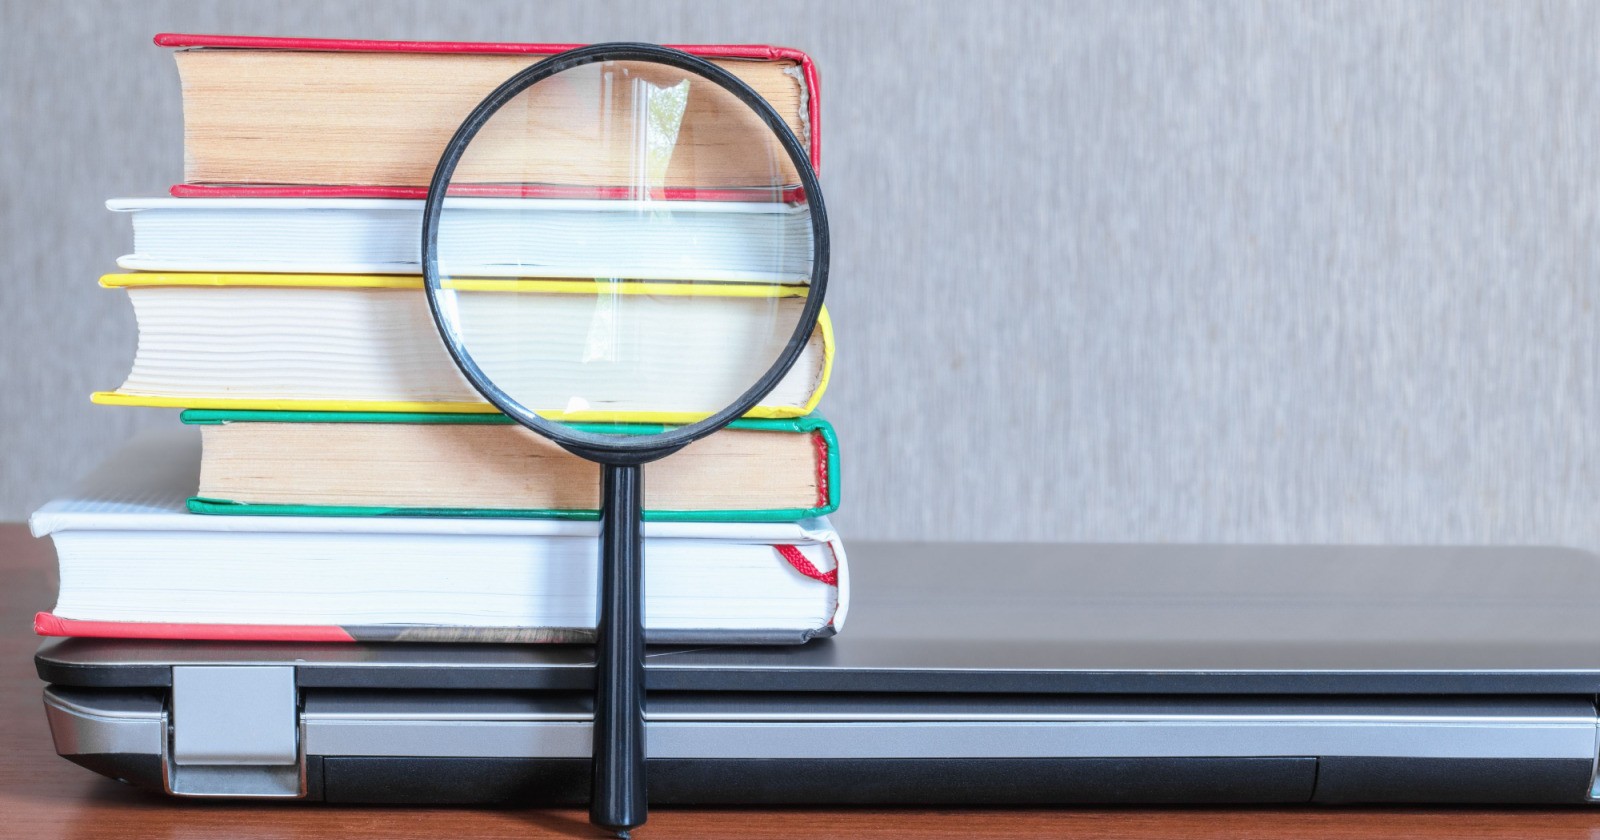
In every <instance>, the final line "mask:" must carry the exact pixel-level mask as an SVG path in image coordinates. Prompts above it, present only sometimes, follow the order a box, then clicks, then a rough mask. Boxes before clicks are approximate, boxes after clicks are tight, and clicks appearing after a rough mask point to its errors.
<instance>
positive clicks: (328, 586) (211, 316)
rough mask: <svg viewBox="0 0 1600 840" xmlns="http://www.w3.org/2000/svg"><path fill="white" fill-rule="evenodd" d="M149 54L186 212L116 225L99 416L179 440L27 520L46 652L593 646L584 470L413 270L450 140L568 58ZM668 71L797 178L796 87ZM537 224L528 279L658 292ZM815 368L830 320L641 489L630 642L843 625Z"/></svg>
mask: <svg viewBox="0 0 1600 840" xmlns="http://www.w3.org/2000/svg"><path fill="white" fill-rule="evenodd" d="M156 43H157V44H159V45H162V46H166V47H171V48H174V49H176V52H175V56H176V58H177V63H178V70H179V75H180V77H181V80H182V85H183V108H184V156H183V159H184V182H183V183H182V184H180V185H178V186H175V187H173V188H172V197H170V198H156V199H128V200H115V201H111V202H109V205H108V206H109V207H110V209H112V210H113V211H116V212H119V213H123V214H126V215H127V216H128V217H129V218H130V219H131V221H132V226H133V233H134V245H133V252H132V253H131V254H129V255H127V256H124V257H122V258H121V259H120V260H118V265H119V266H120V267H121V268H122V269H124V271H123V272H122V273H116V274H110V275H108V276H106V277H104V278H102V279H101V284H102V285H103V286H105V287H107V288H109V289H113V290H119V291H120V292H122V293H124V294H126V295H127V296H128V299H129V300H130V301H131V302H132V304H133V307H134V311H135V314H136V317H137V320H138V327H139V340H138V347H137V351H136V353H135V354H134V358H133V366H132V371H131V372H130V373H129V374H128V377H127V379H126V381H125V382H123V383H122V385H121V386H120V387H118V388H117V389H116V390H113V391H107V392H104V393H99V394H95V395H94V400H95V402H97V403H101V404H105V405H125V406H126V405H132V406H162V407H173V408H181V409H184V411H183V412H182V415H181V419H182V424H181V427H179V428H171V429H164V430H159V431H158V432H155V433H150V434H146V435H145V436H143V437H141V438H138V439H136V440H135V441H133V442H131V443H130V444H129V446H127V447H126V448H125V449H124V450H123V451H122V452H120V453H119V454H118V455H116V456H115V457H114V458H113V459H112V460H111V461H110V462H108V463H107V464H105V465H104V466H103V467H102V468H101V469H100V470H99V471H98V472H96V473H95V474H94V475H92V476H90V477H89V478H88V479H87V480H86V481H85V482H84V483H83V485H82V486H81V487H80V489H79V490H78V491H76V492H75V493H74V494H73V495H72V496H71V497H70V498H65V499H60V500H57V501H54V502H51V503H50V504H48V505H46V506H45V507H44V508H42V509H41V510H39V511H38V512H37V513H36V514H35V515H34V517H33V519H32V526H33V529H34V533H35V534H37V535H46V534H48V535H49V536H50V537H51V538H52V539H53V540H54V542H55V545H56V550H57V554H58V556H59V560H60V564H61V590H60V597H59V600H58V602H57V604H56V607H55V609H54V610H53V611H52V612H50V613H42V614H40V615H39V616H38V617H37V620H36V629H37V630H38V632H40V633H41V634H45V635H67V636H100V637H116V638H145V639H179V640H253V641H293V642H307V641H369V640H374V641H385V640H405V641H466V642H524V641H549V642H583V641H588V640H590V639H592V636H593V628H594V625H595V621H596V604H597V595H596V593H597V582H598V581H597V555H598V540H597V539H596V535H597V533H598V525H597V522H596V519H597V512H596V508H597V503H598V495H599V469H598V467H596V466H595V465H594V464H591V463H589V462H587V461H583V460H581V459H579V458H577V457H576V456H573V455H571V454H570V453H567V452H566V451H565V450H562V449H561V448H559V447H557V446H555V445H554V444H552V443H550V442H548V441H546V440H545V439H544V438H542V437H540V436H538V435H536V434H534V433H533V432H530V431H528V430H526V429H523V428H522V427H520V426H518V425H516V424H514V423H512V422H511V421H510V420H508V419H507V418H506V417H504V416H503V415H501V414H499V413H497V412H496V411H495V409H494V408H493V407H492V406H490V405H489V404H487V403H485V402H484V401H483V400H482V398H481V397H480V396H479V395H478V394H477V393H476V392H475V391H474V390H473V389H472V387H471V386H470V385H469V384H468V383H467V382H466V380H465V379H464V378H463V377H462V375H461V374H460V373H459V371H458V370H457V369H456V367H455V366H454V364H453V362H452V360H451V359H450V357H449V355H448V353H447V352H446V350H445V348H444V346H443V344H442V342H441V340H440V338H439V336H438V334H437V332H436V331H435V328H434V325H433V322H432V320H431V317H430V315H429V311H428V305H427V301H426V297H425V295H424V292H423V289H422V280H421V277H420V267H419V254H418V247H419V241H420V233H419V231H420V225H421V208H422V199H423V197H424V196H425V194H426V189H425V186H424V185H425V184H427V182H428V180H429V177H430V176H431V174H432V170H433V167H434V165H435V164H436V163H437V161H438V159H439V155H440V153H441V151H442V149H443V147H444V145H445V143H446V141H447V140H448V138H449V137H450V135H451V134H452V133H453V132H454V131H455V129H456V127H457V125H458V124H459V122H460V120H461V119H462V117H463V116H465V114H466V113H467V112H468V111H470V110H471V109H472V108H473V106H475V105H476V104H477V102H478V101H479V100H480V99H481V98H482V97H483V96H484V95H485V94H487V93H488V92H489V91H491V90H493V89H494V87H495V86H497V85H498V84H499V83H501V82H503V81H504V80H505V79H507V78H509V77H510V76H511V75H513V74H514V73H515V72H516V71H517V70H519V69H521V68H523V67H525V66H527V65H528V64H530V63H531V62H533V61H536V60H538V59H539V58H540V57H541V56H545V55H549V54H552V53H555V52H559V51H561V50H563V49H565V48H566V47H565V46H562V45H516V44H436V43H415V42H405V43H395V42H373V41H321V40H302V39H270V38H237V37H216V36H183V35H163V36H158V37H157V39H156ZM689 49H690V50H691V51H693V52H698V53H700V54H702V55H704V56H707V57H710V58H712V59H713V60H715V61H717V62H718V63H719V64H721V65H722V66H724V67H725V68H727V69H729V70H731V71H732V72H734V73H735V74H737V75H738V76H739V77H740V78H742V79H744V80H745V81H746V82H747V83H749V84H750V85H751V86H752V87H754V88H755V89H756V90H757V91H758V92H760V93H761V94H762V95H763V96H765V97H766V98H767V99H768V101H769V102H770V103H771V104H772V105H773V106H774V108H775V109H776V110H777V111H778V112H779V113H780V114H782V115H783V116H784V117H785V118H786V120H787V121H788V122H789V124H790V126H791V128H793V130H794V131H795V132H796V135H797V136H798V137H799V138H800V139H801V140H802V142H804V143H806V144H808V145H809V148H810V149H811V153H812V155H813V159H815V157H816V154H817V149H818V142H819V141H818V137H817V131H818V128H819V124H818V99H817V96H818V92H817V82H816V74H815V71H814V69H813V67H812V65H811V63H810V60H809V59H808V58H807V57H806V56H804V55H803V54H801V53H797V52H794V51H790V50H782V49H776V48H768V47H708V48H703V49H695V48H689ZM707 142H711V141H710V140H708V141H707ZM549 204H550V205H551V206H550V207H549V208H548V210H547V211H546V212H541V213H525V214H518V216H519V220H522V221H525V222H526V223H527V224H533V225H548V226H550V227H549V228H548V229H549V230H560V231H566V232H569V234H570V235H568V236H565V237H559V236H549V235H546V236H539V237H531V238H513V240H512V241H514V242H515V243H518V245H517V247H525V246H526V244H527V243H528V242H533V243H546V244H547V245H548V246H549V247H545V248H543V249H542V250H541V249H540V248H537V247H536V248H534V249H533V251H531V252H528V253H522V252H519V253H518V254H517V255H516V259H517V260H518V261H519V262H520V263H522V264H525V265H534V266H538V270H537V272H536V274H537V276H540V277H545V278H561V277H578V278H585V277H594V276H628V275H627V272H628V270H629V267H630V266H634V265H638V264H640V262H641V261H643V260H648V257H649V254H648V250H643V247H644V246H638V247H630V245H631V243H629V242H627V241H616V242H611V241H608V240H606V238H605V233H606V230H607V226H606V225H605V219H604V216H605V213H606V210H605V207H604V204H605V202H603V201H598V202H597V201H582V202H566V203H565V204H563V202H561V201H560V200H553V201H551V202H549ZM685 215H686V216H692V217H694V218H693V219H692V220H689V221H686V222H685V224H693V225H696V226H697V228H696V231H695V232H694V236H693V241H695V242H697V243H704V245H705V247H706V248H707V249H715V248H717V247H718V242H717V239H718V237H719V236H723V237H726V236H734V235H737V230H736V229H734V227H732V226H731V223H730V220H729V219H724V218H719V217H718V214H717V213H715V212H705V213H699V212H697V213H693V214H685ZM735 221H736V220H735ZM571 243H582V245H581V246H577V247H574V246H572V245H571ZM732 251H736V249H732V250H731V251H730V252H729V253H730V254H732V255H731V256H729V257H728V258H730V259H733V258H736V256H737V255H736V254H734V253H732ZM708 253H712V254H716V253H720V252H717V251H713V250H708ZM707 309H708V312H711V313H713V314H714V309H715V307H707ZM832 361H833V336H832V331H831V328H830V326H829V324H828V321H827V318H826V315H825V314H824V316H823V318H822V320H821V321H820V323H819V325H818V328H817V330H816V331H815V333H814V335H813V336H812V340H811V342H810V344H809V345H808V347H807V348H806V350H805V352H804V353H803V355H802V356H801V358H800V359H799V361H798V362H797V363H796V364H795V366H794V368H793V369H792V370H791V371H790V372H789V374H788V376H787V377H786V378H785V379H784V380H783V381H782V382H781V383H780V384H779V385H778V386H777V388H776V389H775V390H773V391H772V393H771V394H770V395H769V396H768V398H767V399H766V400H765V401H764V403H763V404H762V405H760V406H758V407H757V408H756V409H755V410H753V411H752V412H751V413H750V414H749V415H748V416H746V417H745V418H744V419H741V420H738V421H735V422H734V423H733V425H731V426H730V427H728V428H727V429H725V430H723V431H720V432H717V433H716V434H713V435H711V436H710V437H708V438H705V439H703V440H701V441H699V442H697V443H695V444H692V445H690V446H689V447H688V448H686V449H684V450H682V451H680V452H678V453H676V454H674V455H672V456H670V457H668V458H666V459H665V460H662V461H658V462H656V463H653V464H651V465H649V466H648V467H646V470H645V482H644V486H645V509H646V510H645V537H646V550H645V558H646V561H645V626H646V637H647V639H648V640H650V641H652V642H670V643H716V642H727V643H795V642H802V641H806V640H808V639H812V638H815V637H819V636H826V635H831V634H833V633H834V632H836V631H837V630H838V629H839V628H840V627H841V626H842V625H843V622H844V617H845V612H846V606H847V601H848V599H847V590H848V579H847V575H846V569H845V556H844V551H843V548H842V546H841V545H840V542H839V539H838V537H837V536H836V535H835V534H834V532H833V530H832V528H831V526H830V525H829V523H828V519H827V514H829V513H831V512H832V511H834V510H835V509H837V507H838V505H839V491H840V481H839V445H838V440H837V438H836V437H835V434H834V430H833V427H832V426H830V425H829V424H828V422H827V421H826V420H825V419H823V418H822V417H821V416H819V415H818V414H816V413H815V409H816V406H817V403H818V401H819V400H820V399H821V398H822V394H823V391H824V390H825V389H826V387H827V383H828V376H829V371H830V368H831V365H832ZM601 419H607V420H617V419H623V420H626V421H628V422H638V423H640V424H641V425H640V426H639V430H640V431H649V430H650V429H658V428H660V424H671V423H673V422H684V418H682V417H678V416H675V415H672V414H670V413H662V414H657V415H648V414H641V415H638V416H629V417H626V418H601ZM651 424H655V425H651Z"/></svg>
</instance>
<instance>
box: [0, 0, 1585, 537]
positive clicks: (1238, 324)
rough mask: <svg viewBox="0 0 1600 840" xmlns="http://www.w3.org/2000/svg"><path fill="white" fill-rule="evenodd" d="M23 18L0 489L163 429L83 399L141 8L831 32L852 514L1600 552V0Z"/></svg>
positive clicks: (141, 69) (385, 5)
mask: <svg viewBox="0 0 1600 840" xmlns="http://www.w3.org/2000/svg"><path fill="white" fill-rule="evenodd" d="M0 9H3V13H4V20H5V25H4V26H3V27H0V123H3V125H4V126H5V134H6V142H5V143H3V144H0V182H3V183H4V184H5V185H6V189H4V190H0V241H3V242H5V243H7V247H5V248H4V249H0V311H5V312H8V313H24V312H25V313H31V314H30V315H28V316H26V317H24V316H18V315H15V314H13V315H11V316H10V317H9V320H8V321H7V323H6V327H5V328H4V329H0V387H3V389H4V390H3V393H4V397H3V398H0V452H4V453H5V455H4V456H3V458H0V516H6V517H11V518H18V517H20V516H22V515H23V514H25V513H26V512H27V511H29V510H31V509H32V507H34V506H36V505H37V504H39V503H40V502H42V501H44V500H45V499H46V498H48V497H49V496H50V495H52V494H54V493H58V492H60V491H61V490H63V489H64V488H65V487H66V486H67V485H68V484H69V483H70V482H71V481H72V480H73V478H74V477H76V476H77V475H80V474H82V473H83V472H84V471H86V470H87V469H88V467H89V466H90V465H91V464H93V463H94V462H95V461H96V460H97V459H98V458H99V457H101V456H102V455H104V454H105V453H106V452H107V451H109V450H110V449H111V448H112V447H113V446H115V445H116V444H117V443H118V442H119V441H120V440H121V439H122V438H124V437H126V436H127V434H128V433H129V432H130V431H131V430H132V429H133V427H135V426H139V425H146V424H151V423H161V422H171V420H170V415H167V414H163V413H159V412H153V411H145V412H134V411H130V410H126V409H111V408H99V409H97V408H93V407H91V406H89V405H87V404H86V401H85V396H86V394H87V393H88V392H89V391H91V390H94V389H96V388H106V387H112V386H115V385H116V384H117V383H118V382H120V381H121V379H122V377H123V375H124V374H125V373H126V371H127V366H128V360H129V358H130V355H131V351H132V336H133V333H132V316H131V313H130V312H129V311H128V306H127V302H126V301H125V300H123V299H122V298H121V296H120V295H117V294H113V293H110V292H107V291H105V290H102V289H98V288H96V287H95V285H94V278H95V277H96V276H97V275H98V274H99V273H101V272H103V271H105V270H108V269H110V268H111V265H112V262H111V261H112V260H113V259H114V258H115V257H116V256H117V255H118V254H119V253H122V252H124V251H126V250H127V248H128V243H129V233H128V225H127V223H126V221H125V220H122V219H118V218H114V217H113V216H112V215H111V214H110V213H108V212H106V211H105V210H104V209H103V208H102V206H101V202H103V201H104V200H105V199H106V198H109V197H112V196H119V195H157V194H160V192H161V191H162V190H164V189H165V187H166V186H167V185H168V184H169V183H170V182H172V181H174V180H176V179H177V178H179V177H180V173H181V171H182V160H181V157H180V153H179V149H180V134H181V121H180V118H179V113H178V81H177V77H176V72H175V71H174V69H173V63H172V59H171V57H170V56H168V55H167V54H166V53H165V51H163V50H160V49H157V48H155V47H153V46H151V45H150V43H149V38H150V35H151V34H152V33H154V32H157V31H161V30H180V31H183V30H187V31H200V32H235V33H259V34H285V35H289V34H303V35H320V36H335V37H337V36H365V37H374V38H401V37H404V38H439V39H480V40H504V39H527V40H571V41H595V40H607V39H618V38H624V39H649V40H661V41H666V42H752V41H753V42H777V43H782V44H787V45H792V46H796V47H802V48H804V49H806V50H808V51H810V52H812V53H813V55H814V57H815V58H816V60H817V62H818V66H819V68H820V71H821V78H822V89H823V115H822V123H823V134H824V143H823V154H822V158H823V167H822V177H823V182H824V185H825V186H826V188H827V190H828V193H827V195H828V200H829V209H830V211H831V216H832V220H833V234H834V247H835V262H834V270H835V274H834V276H835V278H836V282H835V284H834V285H833V288H832V289H831V290H830V309H832V311H833V313H834V316H835V321H836V324H837V327H838V336H839V347H840V353H839V363H838V368H837V370H836V372H835V376H834V386H833V389H832V392H831V394H830V395H829V397H828V398H827V400H825V401H824V404H823V410H824V411H825V412H827V413H828V414H829V415H830V416H831V417H832V418H833V419H834V420H835V421H836V422H837V424H838V427H839V432H840V435H841V438H842V445H843V448H844V451H845V465H846V469H847V470H848V472H849V477H848V479H847V482H846V483H847V485H848V486H847V487H846V495H845V498H844V506H843V509H842V511H841V513H840V514H839V516H838V517H837V524H838V525H839V527H840V529H841V531H842V532H843V533H845V534H846V535H849V536H856V537H861V538H912V537H920V538H928V539H940V538H950V539H1042V540H1073V541H1122V540H1134V541H1140V540H1142V541H1201V542H1221V541H1233V542H1239V541H1244V542H1419V543H1534V544H1540V543H1543V544H1561V545H1570V546H1577V547H1582V548H1588V549H1591V550H1593V549H1600V516H1595V511H1596V510H1597V509H1600V445H1597V441H1600V438H1597V436H1596V435H1597V433H1596V431H1595V429H1596V428H1600V331H1597V330H1596V329H1595V314H1596V309H1595V306H1596V300H1597V297H1600V279H1597V278H1600V246H1597V245H1596V243H1600V200H1597V198H1596V191H1595V190H1594V188H1593V185H1594V184H1595V183H1597V182H1600V120H1596V119H1595V118H1594V116H1595V114H1597V113H1600V63H1597V62H1596V61H1595V60H1594V44H1595V43H1596V42H1597V41H1600V5H1597V4H1594V3H1582V2H1524V3H1497V2H1467V3H1456V2H1408V3H1403V4H1391V3H1362V2H1342V1H1339V0H1336V1H1334V2H1281V3H1265V4H1263V3H1255V2H1147V3H1125V2H1120V0H1101V1H1097V2H1079V3H1070V4H1067V3H1059V4H1058V3H1043V2H1041V3H1028V4H1024V3H1015V4H991V3H984V2H971V0H945V2H935V1H934V0H929V2H910V0H906V2H884V3H872V4H862V3H859V2H856V1H855V0H819V1H818V2H811V0H806V2H791V3H745V2H735V1H734V0H726V2H686V1H680V0H624V1H622V2H615V3H604V4H601V3H589V2H583V0H560V1H557V0H552V2H541V3H527V2H525V1H524V0H497V1H496V2H479V3H436V2H426V1H425V0H408V1H407V2H399V1H398V0H397V2H382V3H379V2H345V3H324V2H320V0H285V2H278V3H270V4H269V3H209V2H178V1H176V0H173V1H171V2H154V1H153V0H152V2H143V1H142V0H141V2H91V0H82V2H74V3H59V4H42V3H35V2H31V0H3V4H0ZM996 424H999V425H1001V426H1003V427H1004V431H1003V432H1002V433H999V434H993V433H991V432H992V429H993V427H994V426H995V425H996Z"/></svg>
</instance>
